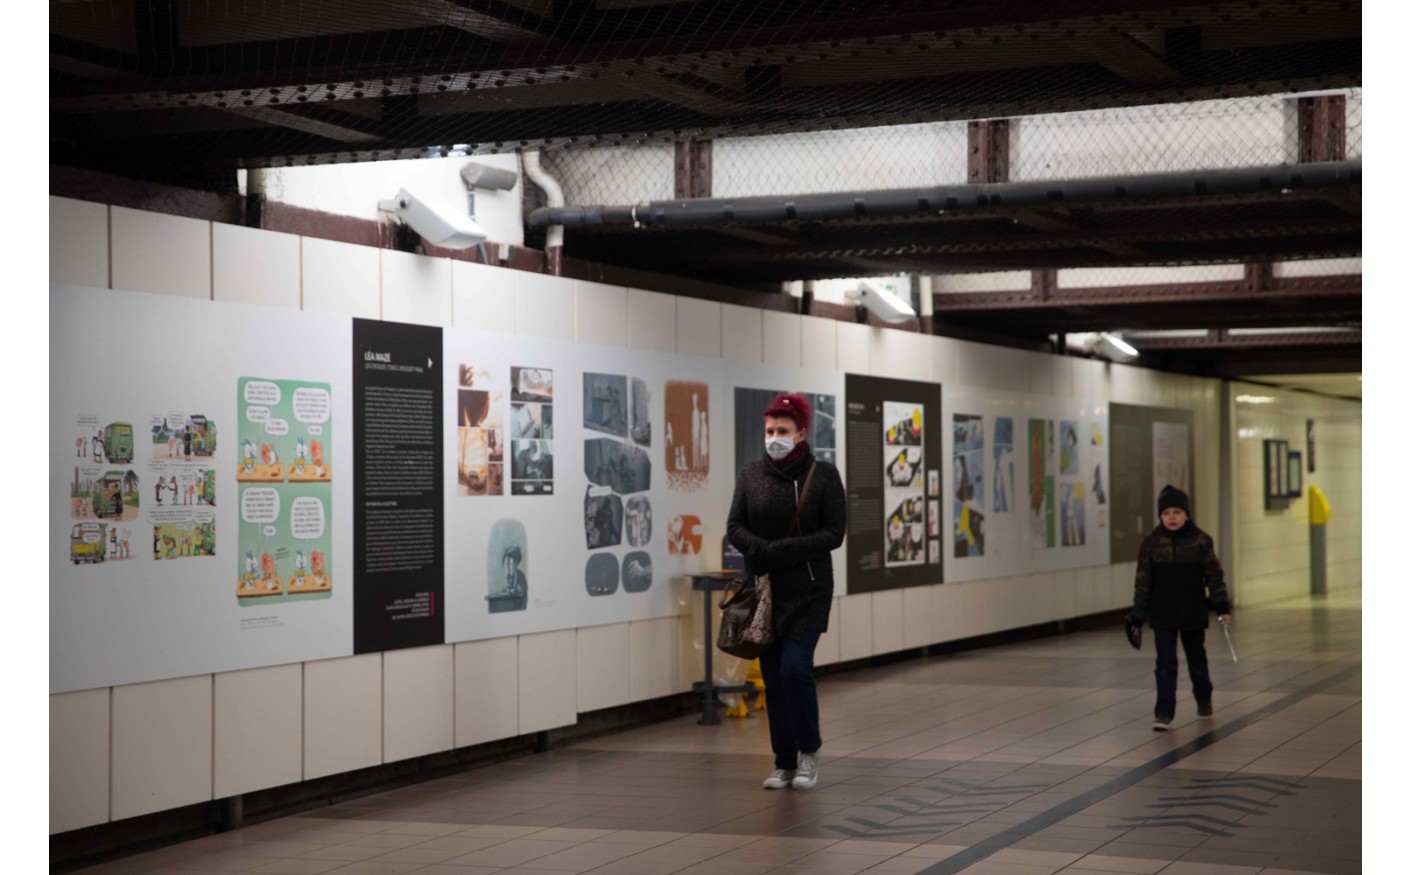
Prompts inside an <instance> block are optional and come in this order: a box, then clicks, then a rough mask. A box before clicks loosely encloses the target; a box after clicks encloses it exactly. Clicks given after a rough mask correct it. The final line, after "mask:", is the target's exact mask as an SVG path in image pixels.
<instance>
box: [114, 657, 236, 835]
mask: <svg viewBox="0 0 1410 875" xmlns="http://www.w3.org/2000/svg"><path fill="white" fill-rule="evenodd" d="M112 757H113V797H112V798H113V809H112V819H113V820H122V819H124V818H128V817H136V816H137V815H139V814H150V813H152V812H153V811H164V810H165V809H168V808H177V807H179V806H182V805H191V804H192V803H196V802H205V801H207V800H209V799H211V798H212V796H211V676H210V675H208V674H203V675H196V676H195V677H189V678H177V679H176V680H170V681H152V682H151V683H146V684H128V685H126V686H121V687H114V688H113V747H112Z"/></svg>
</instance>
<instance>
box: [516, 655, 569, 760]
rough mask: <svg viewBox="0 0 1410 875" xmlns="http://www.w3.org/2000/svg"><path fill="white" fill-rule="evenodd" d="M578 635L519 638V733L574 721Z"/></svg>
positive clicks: (537, 730) (554, 726)
mask: <svg viewBox="0 0 1410 875" xmlns="http://www.w3.org/2000/svg"><path fill="white" fill-rule="evenodd" d="M577 656H578V633H577V630H575V629H565V630H563V631H561V632H541V633H539V634H536V635H521V636H519V732H520V734H521V735H522V734H527V733H530V732H539V731H541V730H544V729H554V728H556V727H559V726H571V725H573V724H574V723H576V722H578V665H577Z"/></svg>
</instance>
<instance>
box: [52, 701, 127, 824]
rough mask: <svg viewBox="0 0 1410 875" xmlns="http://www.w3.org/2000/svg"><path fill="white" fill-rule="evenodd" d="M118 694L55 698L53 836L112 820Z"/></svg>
mask: <svg viewBox="0 0 1410 875" xmlns="http://www.w3.org/2000/svg"><path fill="white" fill-rule="evenodd" d="M111 695H112V691H111V690H110V689H109V688H107V687H103V688H101V689H97V690H81V691H80V692H77V693H60V694H58V695H56V696H50V697H49V832H50V834H51V835H52V834H53V833H56V832H67V831H68V830H71V829H78V828H79V827H84V826H92V825H93V824H95V823H105V822H107V820H108V789H109V788H108V774H109V769H110V763H109V761H108V745H109V743H110V736H111V728H112V727H111V724H110V723H109V716H110V711H109V709H110V708H111Z"/></svg>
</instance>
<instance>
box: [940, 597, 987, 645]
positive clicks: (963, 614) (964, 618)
mask: <svg viewBox="0 0 1410 875" xmlns="http://www.w3.org/2000/svg"><path fill="white" fill-rule="evenodd" d="M972 587H973V584H966V583H946V584H943V585H941V586H940V587H938V588H937V589H936V592H935V597H934V598H932V599H931V600H930V614H931V618H930V626H931V628H932V629H933V630H934V634H935V641H936V642H939V641H957V640H959V639H961V638H964V637H966V636H967V635H968V634H969V631H968V630H969V628H970V626H971V624H973V623H974V622H975V618H974V617H972V616H971V615H970V613H969V612H970V611H973V610H974V609H975V606H974V605H973V604H970V605H967V604H966V601H967V600H966V598H965V597H966V595H968V593H969V591H970V590H971V589H972ZM969 601H973V600H972V599H971V600H969ZM979 609H980V610H982V609H983V602H980V603H979ZM932 643H935V642H932Z"/></svg>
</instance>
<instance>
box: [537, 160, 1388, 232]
mask: <svg viewBox="0 0 1410 875" xmlns="http://www.w3.org/2000/svg"><path fill="white" fill-rule="evenodd" d="M524 157H525V159H527V158H528V155H527V154H526V155H525V156H524ZM534 157H535V159H537V157H538V156H537V154H535V156H534ZM525 166H526V167H527V166H528V165H527V160H526V164H525ZM529 175H530V176H531V177H532V176H533V173H532V172H530V174H529ZM535 181H537V180H535ZM1360 184H1361V161H1360V160H1359V159H1358V160H1355V161H1329V162H1325V163H1321V164H1290V165H1277V166H1273V167H1243V168H1235V169H1230V170H1190V171H1182V172H1179V173H1159V174H1142V175H1138V176H1108V177H1100V178H1095V179H1065V180H1040V181H1034V182H991V183H981V184H972V185H948V186H932V187H927V188H905V189H881V190H875V191H858V192H830V193H827V194H806V195H797V196H789V195H783V196H766V197H742V198H695V199H690V200H668V201H645V202H642V203H639V204H627V205H624V206H585V207H555V206H552V205H550V206H548V207H544V208H541V209H537V210H534V211H533V212H531V213H529V217H528V225H529V227H530V228H543V227H558V226H562V225H635V226H637V227H639V228H640V227H644V226H676V227H680V226H692V225H695V226H699V225H722V224H725V223H727V222H794V221H798V222H820V221H827V220H832V219H854V218H859V217H862V216H899V215H908V214H920V213H937V212H946V211H949V210H964V209H972V208H976V207H1014V206H1017V207H1041V206H1056V205H1062V204H1074V203H1090V202H1098V201H1113V200H1117V201H1122V200H1139V199H1142V198H1168V197H1206V196H1213V195H1229V194H1255V193H1258V192H1285V191H1295V190H1299V189H1309V188H1343V187H1347V186H1353V185H1360ZM545 190H547V189H545ZM549 233H550V234H551V233H552V231H550V232H549Z"/></svg>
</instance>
